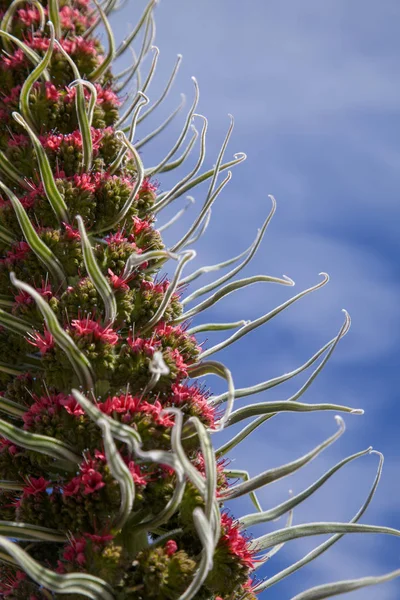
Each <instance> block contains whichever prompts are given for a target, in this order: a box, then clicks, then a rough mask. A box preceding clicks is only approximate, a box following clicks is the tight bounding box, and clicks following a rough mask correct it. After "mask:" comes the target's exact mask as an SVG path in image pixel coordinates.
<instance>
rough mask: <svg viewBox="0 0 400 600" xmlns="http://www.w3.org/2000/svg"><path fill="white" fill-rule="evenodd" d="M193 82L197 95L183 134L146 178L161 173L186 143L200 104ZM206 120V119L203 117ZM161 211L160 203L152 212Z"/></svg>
mask: <svg viewBox="0 0 400 600" xmlns="http://www.w3.org/2000/svg"><path fill="white" fill-rule="evenodd" d="M192 81H193V83H194V89H195V94H194V100H193V104H192V106H191V108H190V110H189V112H188V114H187V116H186V119H185V122H184V124H183V128H182V131H181V133H180V134H179V136H178V139H177V141H176V142H175V144H173V146H172V148H171V149H170V150H169V151H168V152H167V154H166V155H165V156H164V158H163V159H162V160H161V161H160V162H159V163H158V165H156V166H154V167H151V168H149V169H146V176H148V177H151V176H152V175H155V174H156V173H158V172H159V171H160V169H162V168H163V167H164V166H165V165H166V164H167V162H168V161H169V160H170V158H172V156H173V155H174V154H175V152H177V151H178V150H179V148H180V147H181V145H182V143H183V142H184V139H185V137H186V134H187V132H188V131H189V127H190V125H191V122H192V117H193V115H194V113H195V110H196V107H197V104H198V102H199V86H198V84H197V80H196V78H195V77H192ZM203 118H204V117H203ZM156 209H157V210H160V203H156V204H155V205H154V206H153V207H152V209H151V210H152V212H157V210H156Z"/></svg>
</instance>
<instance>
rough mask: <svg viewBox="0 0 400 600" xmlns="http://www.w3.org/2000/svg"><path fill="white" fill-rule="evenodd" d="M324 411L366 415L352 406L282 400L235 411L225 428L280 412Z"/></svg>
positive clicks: (251, 405) (250, 405)
mask: <svg viewBox="0 0 400 600" xmlns="http://www.w3.org/2000/svg"><path fill="white" fill-rule="evenodd" d="M323 410H334V411H339V412H345V413H350V414H353V415H362V414H364V411H363V410H362V409H359V408H351V406H342V405H340V404H302V403H301V402H290V401H288V400H282V401H280V402H260V403H258V404H249V405H248V406H245V407H244V408H239V409H238V410H235V412H233V413H232V414H231V416H230V417H229V419H228V420H227V422H226V425H225V427H229V426H230V425H235V423H239V422H240V421H243V420H244V419H248V418H250V417H255V416H258V415H268V414H271V413H279V412H314V411H323Z"/></svg>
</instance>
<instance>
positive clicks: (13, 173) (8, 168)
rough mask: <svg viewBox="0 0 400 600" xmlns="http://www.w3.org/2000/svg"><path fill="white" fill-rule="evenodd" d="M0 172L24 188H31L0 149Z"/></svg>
mask: <svg viewBox="0 0 400 600" xmlns="http://www.w3.org/2000/svg"><path fill="white" fill-rule="evenodd" d="M0 173H2V174H3V175H5V176H6V177H8V178H9V179H10V180H11V181H12V182H13V183H16V184H18V185H20V186H21V187H22V188H23V189H25V190H31V186H30V185H29V183H28V182H27V181H26V180H25V179H24V178H23V177H22V175H21V173H20V172H19V171H18V169H16V168H15V167H14V165H13V164H12V163H11V162H10V161H9V160H8V158H7V157H6V155H5V154H4V152H2V151H1V150H0Z"/></svg>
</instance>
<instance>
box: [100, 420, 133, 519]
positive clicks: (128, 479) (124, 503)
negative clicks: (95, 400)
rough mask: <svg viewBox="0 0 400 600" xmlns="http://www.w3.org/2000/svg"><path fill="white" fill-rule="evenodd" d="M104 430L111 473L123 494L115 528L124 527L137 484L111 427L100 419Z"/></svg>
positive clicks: (105, 446)
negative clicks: (115, 440) (120, 451)
mask: <svg viewBox="0 0 400 600" xmlns="http://www.w3.org/2000/svg"><path fill="white" fill-rule="evenodd" d="M98 425H99V427H100V429H101V430H102V432H103V443H104V450H105V453H106V458H107V462H108V466H109V468H110V471H111V475H112V476H113V477H114V479H116V480H117V481H118V484H119V489H120V494H121V507H120V511H119V514H118V516H117V518H116V520H115V521H114V523H113V526H114V527H115V529H122V527H123V526H124V525H125V523H126V521H127V520H128V518H129V516H130V514H131V512H132V507H133V503H134V500H135V484H134V482H133V477H132V474H131V472H130V470H129V468H128V467H127V465H126V464H125V462H124V461H123V460H122V458H121V455H120V453H119V452H118V449H117V447H116V445H115V442H114V440H113V437H112V435H111V427H110V425H109V423H108V422H107V421H106V420H104V419H103V420H100V421H98Z"/></svg>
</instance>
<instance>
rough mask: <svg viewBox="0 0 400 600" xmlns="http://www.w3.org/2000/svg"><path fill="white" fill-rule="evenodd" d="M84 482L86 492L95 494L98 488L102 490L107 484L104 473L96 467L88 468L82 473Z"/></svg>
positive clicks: (84, 491)
mask: <svg viewBox="0 0 400 600" xmlns="http://www.w3.org/2000/svg"><path fill="white" fill-rule="evenodd" d="M82 483H83V484H84V486H85V487H84V490H83V493H84V494H93V493H94V492H97V490H101V488H103V487H104V486H105V485H106V484H105V483H104V481H103V475H102V474H101V473H99V472H98V471H96V470H95V469H87V470H86V471H85V473H84V475H82Z"/></svg>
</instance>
